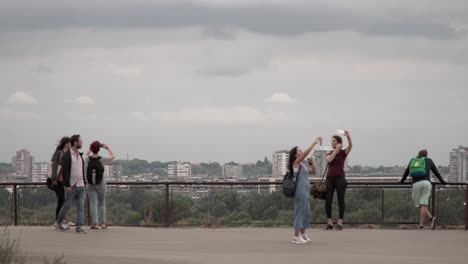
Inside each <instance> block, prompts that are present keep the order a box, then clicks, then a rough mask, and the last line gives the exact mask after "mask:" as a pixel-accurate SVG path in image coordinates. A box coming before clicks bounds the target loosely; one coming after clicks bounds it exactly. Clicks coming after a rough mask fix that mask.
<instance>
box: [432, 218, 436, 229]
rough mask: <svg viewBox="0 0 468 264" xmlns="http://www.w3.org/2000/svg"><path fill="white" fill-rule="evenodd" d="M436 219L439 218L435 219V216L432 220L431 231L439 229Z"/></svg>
mask: <svg viewBox="0 0 468 264" xmlns="http://www.w3.org/2000/svg"><path fill="white" fill-rule="evenodd" d="M436 219H437V217H435V216H433V217H432V219H431V230H435V229H436V227H437V223H436Z"/></svg>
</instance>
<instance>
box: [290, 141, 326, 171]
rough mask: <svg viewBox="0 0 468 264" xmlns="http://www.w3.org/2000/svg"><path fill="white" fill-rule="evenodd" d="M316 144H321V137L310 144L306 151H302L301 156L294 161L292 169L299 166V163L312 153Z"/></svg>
mask: <svg viewBox="0 0 468 264" xmlns="http://www.w3.org/2000/svg"><path fill="white" fill-rule="evenodd" d="M317 144H322V138H321V137H318V138H317V139H316V140H315V141H314V143H312V144H311V145H310V146H309V147H308V148H307V149H306V150H304V153H302V155H301V156H299V157H297V159H296V161H294V165H293V167H294V168H297V167H299V166H300V165H301V163H302V162H303V161H304V160H305V158H306V157H307V156H309V154H310V152H312V149H314V147H315V146H316V145H317Z"/></svg>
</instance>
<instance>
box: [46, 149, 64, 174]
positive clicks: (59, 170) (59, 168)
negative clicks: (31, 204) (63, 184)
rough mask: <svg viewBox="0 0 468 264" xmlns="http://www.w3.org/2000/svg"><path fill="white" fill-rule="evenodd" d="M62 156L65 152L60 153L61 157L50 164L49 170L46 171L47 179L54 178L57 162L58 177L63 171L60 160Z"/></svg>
mask: <svg viewBox="0 0 468 264" xmlns="http://www.w3.org/2000/svg"><path fill="white" fill-rule="evenodd" d="M62 156H63V153H60V158H59V159H58V160H57V161H52V162H51V163H50V165H49V167H48V168H47V172H46V177H47V179H52V175H53V170H54V165H55V164H56V163H58V164H57V177H58V176H59V175H60V173H61V172H62V165H60V162H61V160H62Z"/></svg>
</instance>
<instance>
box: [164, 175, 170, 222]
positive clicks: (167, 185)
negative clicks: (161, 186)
mask: <svg viewBox="0 0 468 264" xmlns="http://www.w3.org/2000/svg"><path fill="white" fill-rule="evenodd" d="M165 186H166V199H165V201H164V211H165V212H164V226H165V227H169V225H170V224H169V183H166V184H165Z"/></svg>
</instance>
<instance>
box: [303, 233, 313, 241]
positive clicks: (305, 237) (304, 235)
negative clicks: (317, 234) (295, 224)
mask: <svg viewBox="0 0 468 264" xmlns="http://www.w3.org/2000/svg"><path fill="white" fill-rule="evenodd" d="M302 239H304V240H305V241H307V242H311V241H312V240H310V238H309V236H308V235H307V234H302Z"/></svg>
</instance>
